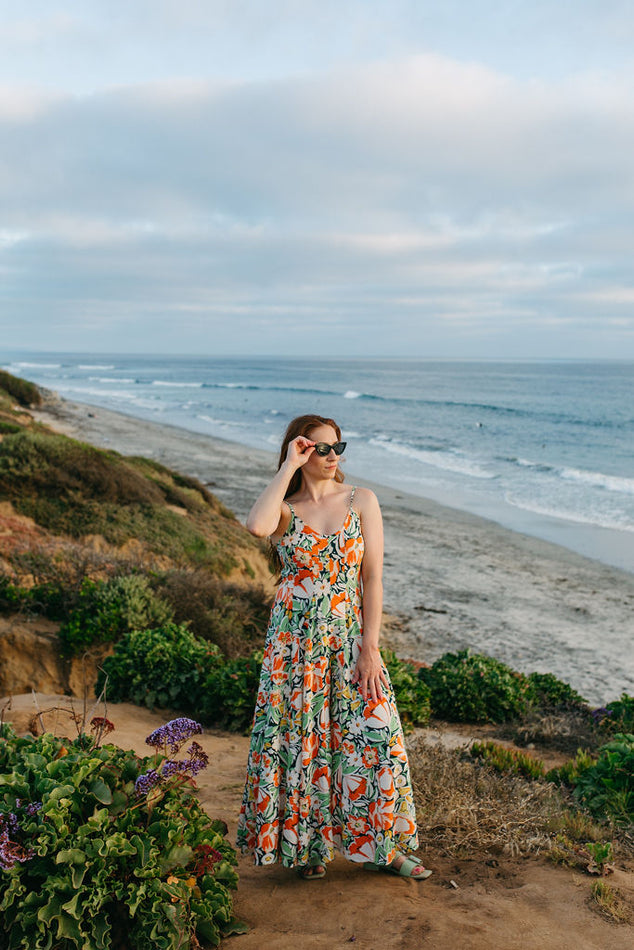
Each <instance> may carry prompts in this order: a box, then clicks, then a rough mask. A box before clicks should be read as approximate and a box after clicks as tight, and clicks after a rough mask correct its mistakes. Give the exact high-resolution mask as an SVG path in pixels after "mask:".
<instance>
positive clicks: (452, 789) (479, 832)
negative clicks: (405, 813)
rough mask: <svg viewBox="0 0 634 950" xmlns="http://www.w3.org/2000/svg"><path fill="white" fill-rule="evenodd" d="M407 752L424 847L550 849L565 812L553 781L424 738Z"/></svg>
mask: <svg viewBox="0 0 634 950" xmlns="http://www.w3.org/2000/svg"><path fill="white" fill-rule="evenodd" d="M409 756H410V766H411V770H412V779H413V784H414V794H415V798H416V808H417V812H418V820H419V834H420V837H421V844H422V846H423V847H427V848H434V849H435V850H437V851H440V852H441V853H443V854H446V855H452V856H457V857H466V856H470V855H475V854H481V853H483V852H489V853H491V852H493V853H496V854H500V853H503V854H508V855H519V854H529V853H538V852H540V851H547V850H549V849H550V847H551V841H552V835H553V830H554V828H556V827H557V826H558V824H559V823H560V822H561V821H562V820H563V815H564V813H565V804H564V802H563V799H562V797H561V794H560V792H559V790H558V789H557V788H556V787H555V786H553V785H552V784H549V783H546V782H535V781H533V782H530V781H527V780H526V779H523V778H521V777H520V776H518V775H509V774H500V773H497V772H495V771H493V770H491V769H489V768H487V767H486V766H484V765H481V764H480V763H477V762H473V761H469V760H467V759H466V758H462V757H461V755H460V753H459V752H456V751H454V750H449V749H445V748H443V747H442V746H438V745H431V744H429V743H428V742H426V741H425V740H424V739H421V738H419V739H416V740H415V741H414V743H413V744H412V746H411V748H410V750H409Z"/></svg>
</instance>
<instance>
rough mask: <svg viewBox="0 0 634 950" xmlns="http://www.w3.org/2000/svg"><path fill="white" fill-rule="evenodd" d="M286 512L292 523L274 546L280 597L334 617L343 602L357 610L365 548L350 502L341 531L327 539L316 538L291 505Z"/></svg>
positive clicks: (359, 524)
mask: <svg viewBox="0 0 634 950" xmlns="http://www.w3.org/2000/svg"><path fill="white" fill-rule="evenodd" d="M289 508H290V509H291V521H290V524H289V526H288V529H287V531H286V534H285V535H283V537H282V538H280V540H279V542H278V544H277V551H278V554H279V557H280V561H281V564H282V572H281V580H280V595H281V596H282V597H284V596H286V597H289V596H291V597H292V598H293V599H294V600H295V601H297V600H301V601H304V602H306V606H307V607H308V606H309V605H310V606H318V607H319V612H320V613H324V612H327V613H331V614H334V615H335V616H336V615H337V614H338V612H339V610H340V609H341V607H342V606H343V604H344V602H346V601H347V602H349V603H352V604H354V605H355V606H356V607H358V606H359V602H360V591H359V574H360V570H361V562H362V560H363V551H364V545H363V534H362V532H361V520H360V517H359V513H358V512H357V511H355V510H354V508H353V507H352V498H351V503H350V507H349V509H348V513H347V515H346V518H345V521H344V522H343V524H342V526H341V528H340V529H339V531H337V532H335V533H334V534H329V535H323V534H319V533H318V532H317V531H315V530H314V529H313V528H311V527H310V526H309V525H307V524H305V523H304V521H303V520H302V519H301V518H300V517H299V515H297V514H295V510H294V508H293V506H292V505H289ZM311 601H312V602H313V604H312V605H311V604H310V603H309V602H311ZM314 602H317V604H315V603H314Z"/></svg>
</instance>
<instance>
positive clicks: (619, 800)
mask: <svg viewBox="0 0 634 950" xmlns="http://www.w3.org/2000/svg"><path fill="white" fill-rule="evenodd" d="M574 795H575V798H577V799H578V800H579V801H581V802H582V803H583V804H584V805H585V806H586V808H587V809H588V810H589V811H590V812H591V814H593V815H594V816H595V817H599V818H609V819H611V820H612V821H613V822H615V823H616V824H631V823H632V822H634V735H632V734H631V733H629V734H628V733H617V735H615V736H614V737H613V739H612V740H611V741H610V742H608V743H606V745H603V746H601V748H600V749H599V753H598V757H597V760H596V762H593V763H592V765H590V766H588V768H586V769H584V770H582V771H580V772H579V774H578V775H577V777H576V780H575V788H574Z"/></svg>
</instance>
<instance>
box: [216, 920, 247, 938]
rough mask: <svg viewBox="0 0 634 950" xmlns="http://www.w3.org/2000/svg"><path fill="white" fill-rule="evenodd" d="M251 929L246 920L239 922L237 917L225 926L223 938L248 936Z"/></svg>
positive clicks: (222, 929) (222, 931) (222, 930)
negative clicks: (240, 935)
mask: <svg viewBox="0 0 634 950" xmlns="http://www.w3.org/2000/svg"><path fill="white" fill-rule="evenodd" d="M249 929H250V928H249V925H248V923H247V922H246V920H239V919H238V918H237V917H232V918H231V920H230V921H229V923H227V924H223V926H222V927H221V933H222V936H223V937H233V936H236V935H237V934H248V932H249Z"/></svg>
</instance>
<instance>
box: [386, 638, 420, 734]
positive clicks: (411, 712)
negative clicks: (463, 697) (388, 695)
mask: <svg viewBox="0 0 634 950" xmlns="http://www.w3.org/2000/svg"><path fill="white" fill-rule="evenodd" d="M381 656H382V657H383V662H384V663H385V666H386V668H387V671H388V673H389V676H390V681H391V683H392V687H393V689H394V696H395V699H396V705H397V707H398V711H399V715H400V717H401V722H402V724H403V729H404V730H405V731H406V732H410V731H411V730H412V729H413V727H414V726H425V725H427V723H428V722H429V717H430V715H431V706H430V696H431V692H430V689H429V686H428V685H427V684H426V683H424V682H423V680H422V679H421V678H420V677H419V675H418V668H417V667H416V666H415V665H414V664H413V663H408V662H407V660H399V658H398V657H397V656H396V654H395V653H393V652H392V651H391V650H388V649H385V648H383V649H382V650H381Z"/></svg>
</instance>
